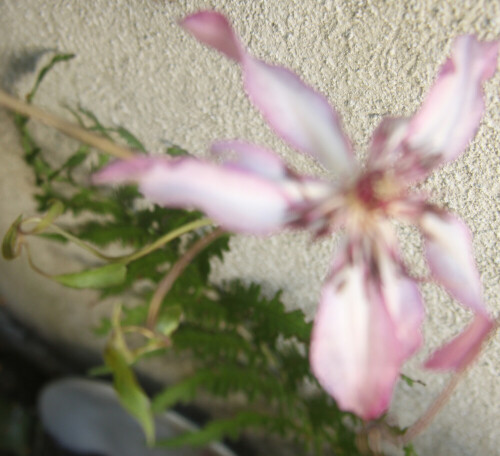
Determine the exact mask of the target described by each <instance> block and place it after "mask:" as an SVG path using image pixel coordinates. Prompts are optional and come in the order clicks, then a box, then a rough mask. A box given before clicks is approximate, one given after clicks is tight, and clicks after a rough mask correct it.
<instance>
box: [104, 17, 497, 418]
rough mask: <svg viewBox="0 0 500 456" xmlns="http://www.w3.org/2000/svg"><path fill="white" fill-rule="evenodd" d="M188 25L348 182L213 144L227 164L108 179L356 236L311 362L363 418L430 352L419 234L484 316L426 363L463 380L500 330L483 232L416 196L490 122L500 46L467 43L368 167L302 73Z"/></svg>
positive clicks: (163, 199) (184, 162)
mask: <svg viewBox="0 0 500 456" xmlns="http://www.w3.org/2000/svg"><path fill="white" fill-rule="evenodd" d="M181 24H182V26H183V27H184V28H185V29H186V30H187V31H188V32H190V33H191V34H192V35H194V36H195V37H196V38H197V39H198V40H199V41H201V42H202V43H204V44H207V45H209V46H212V47H214V48H215V49H217V50H218V51H220V52H221V53H223V54H225V55H226V56H227V57H229V58H230V59H232V60H234V61H236V62H237V63H238V64H239V65H240V66H241V69H242V73H243V82H244V87H245V90H246V93H247V94H248V96H249V98H250V100H251V102H252V103H253V104H254V106H256V107H257V109H259V110H260V112H261V113H262V115H263V116H264V118H265V119H266V120H267V122H268V123H269V125H270V126H271V128H272V129H273V130H274V131H275V132H276V133H277V134H278V135H279V136H280V137H281V138H283V139H284V140H285V141H286V142H287V143H288V144H290V145H291V146H292V147H294V148H295V149H297V150H298V151H301V152H304V153H306V154H308V155H310V156H312V157H313V158H314V159H316V160H317V161H319V162H320V163H321V164H322V165H323V166H324V167H325V168H326V169H327V170H329V171H331V172H332V173H334V174H335V175H336V179H335V180H334V181H326V180H322V179H317V178H314V177H311V176H299V175H297V174H296V173H294V172H293V171H292V170H291V169H290V168H288V167H287V166H286V164H285V163H283V161H282V160H281V159H280V158H279V157H278V156H277V155H275V154H274V153H273V152H271V151H269V150H267V149H265V148H263V147H260V146H256V145H253V144H249V143H247V142H244V141H239V140H232V141H222V142H217V143H215V144H214V145H213V146H212V153H213V154H214V157H215V158H217V160H213V161H206V160H201V159H197V158H193V157H183V158H175V159H174V158H166V157H159V156H148V157H144V156H141V157H137V158H134V159H132V160H128V161H120V162H115V163H113V164H111V165H110V166H108V167H107V168H106V169H104V170H102V171H101V172H100V173H99V174H97V175H96V176H95V180H96V182H100V183H108V182H137V183H138V184H139V188H140V190H141V191H142V193H143V194H144V195H145V196H146V197H148V198H149V199H151V200H152V201H154V202H156V203H158V204H161V205H164V206H171V207H193V208H197V209H200V210H202V211H204V212H206V213H207V214H208V216H210V217H212V218H213V220H214V221H216V222H217V223H219V224H220V225H221V226H222V227H224V228H227V229H228V230H232V231H235V232H239V233H251V234H258V235H264V234H270V233H274V232H277V231H279V230H282V229H285V228H290V227H291V228H306V229H309V230H311V231H312V232H313V233H314V235H316V236H320V235H322V236H324V235H328V234H330V233H332V232H333V231H335V230H338V229H342V230H344V232H345V237H344V242H343V246H342V248H341V249H340V252H338V253H337V254H336V256H335V258H334V260H333V264H332V268H331V272H330V274H329V275H328V277H327V279H326V281H325V284H324V286H323V290H322V294H321V300H320V304H319V308H318V311H317V314H316V317H315V322H314V327H313V333H312V340H311V346H310V361H311V367H312V370H313V372H314V374H315V376H316V377H317V379H318V381H319V383H320V384H321V385H322V387H323V388H324V389H325V390H326V391H327V392H328V393H329V394H330V395H332V396H333V397H334V398H335V400H336V401H337V403H338V405H339V407H340V408H341V409H343V410H347V411H351V412H354V413H356V414H358V415H359V416H360V417H362V418H364V419H373V418H376V417H378V416H380V415H381V414H382V413H383V412H384V411H386V410H387V408H388V406H389V403H390V399H391V396H392V391H393V388H394V385H395V382H396V380H397V379H398V376H399V372H400V368H401V366H402V364H403V363H404V362H405V360H407V359H408V358H409V357H410V356H411V355H412V354H414V353H415V352H416V351H417V350H418V348H419V347H420V346H421V345H422V335H421V324H422V320H423V317H424V308H423V303H422V298H421V295H420V292H419V289H418V286H417V283H416V281H415V280H414V279H412V278H411V277H410V275H409V274H408V272H407V270H406V268H405V266H404V264H403V261H402V259H401V255H400V253H399V250H398V245H397V239H396V236H395V233H394V230H393V226H392V224H391V222H390V220H391V219H399V220H402V221H403V222H409V223H413V224H415V225H416V226H417V227H418V228H419V229H420V230H421V232H422V234H423V237H424V241H425V255H426V257H427V261H428V264H429V269H430V271H431V273H432V275H433V277H434V279H435V280H436V281H437V282H439V283H440V284H441V285H442V286H443V287H445V289H446V290H447V291H448V292H449V293H450V294H451V295H452V296H453V297H454V298H456V299H457V300H458V301H459V302H460V303H461V304H463V305H464V306H466V307H468V308H469V309H471V310H472V311H473V312H474V315H475V317H474V319H473V322H472V324H471V325H470V326H469V327H468V328H467V329H466V330H465V331H464V332H463V333H462V334H461V335H459V336H458V337H456V338H455V339H453V340H452V341H451V342H449V343H447V344H446V345H445V346H444V347H443V348H441V349H439V350H438V351H437V352H436V353H434V355H432V356H431V358H430V359H429V361H428V362H427V363H426V365H427V367H428V368H432V369H442V370H461V369H464V368H465V367H466V366H467V365H468V364H469V363H470V362H471V361H472V360H473V359H474V357H475V356H476V355H477V354H478V352H479V349H480V347H481V343H482V342H483V341H484V340H485V338H486V337H487V336H488V334H489V333H490V332H491V331H492V330H493V328H494V326H495V323H494V321H493V319H492V318H491V317H490V316H489V314H488V313H487V311H486V309H485V307H484V304H483V300H482V296H481V284H480V281H479V274H478V272H477V270H476V266H475V263H474V259H473V253H472V245H471V235H470V232H469V230H468V229H467V227H466V226H465V225H464V223H463V222H461V221H460V220H459V219H457V218H456V217H454V216H453V215H450V214H448V213H446V212H444V211H443V210H441V209H439V208H437V207H435V206H433V205H431V204H430V203H428V202H426V201H425V198H424V197H423V196H422V195H420V194H414V193H410V192H409V185H411V184H412V183H415V182H418V181H421V180H422V179H424V178H425V177H426V176H427V175H428V174H429V173H430V172H431V171H432V170H433V169H435V168H436V167H439V166H441V165H443V164H445V163H447V162H449V161H451V160H454V159H455V158H457V157H458V156H459V155H460V154H461V153H462V152H463V151H464V150H465V148H466V146H467V144H468V143H469V141H470V140H471V139H472V138H473V136H474V135H475V132H476V130H477V128H478V125H479V122H480V119H481V117H482V114H483V111H484V102H483V96H482V85H483V83H484V81H486V80H487V79H489V78H490V77H491V76H492V75H493V73H494V71H495V69H496V65H497V53H498V47H499V43H498V42H479V41H478V40H477V39H476V38H475V37H474V36H461V37H459V38H457V39H456V40H455V42H454V44H453V48H452V53H451V57H450V58H449V59H448V60H447V61H446V62H445V64H444V65H443V67H442V68H441V71H440V72H439V74H438V76H437V79H436V81H435V83H434V85H433V87H432V88H431V90H430V92H429V93H428V94H427V96H426V98H425V99H424V102H423V104H422V106H421V107H420V109H419V110H418V111H417V112H416V114H415V115H414V116H413V117H411V118H408V119H406V118H387V119H384V120H383V121H382V122H381V124H380V126H379V127H378V128H377V129H376V130H375V132H374V135H373V140H372V142H371V145H370V151H369V158H368V160H367V163H366V166H364V167H362V166H361V165H359V164H358V163H357V162H356V160H355V158H354V155H353V152H352V148H351V145H350V143H349V140H348V138H347V137H346V136H345V135H344V133H343V131H342V128H341V125H340V121H339V117H338V115H337V113H336V112H335V111H334V110H333V109H332V108H331V107H330V105H329V104H328V102H327V100H326V99H325V98H324V97H323V96H322V95H321V94H319V93H318V92H316V91H314V90H313V89H312V88H310V87H308V86H307V85H306V84H304V82H302V81H301V80H300V79H299V77H298V76H296V75H295V74H294V73H292V72H291V71H289V70H287V69H285V68H282V67H279V66H274V65H269V64H267V63H264V62H262V61H260V60H258V59H256V58H254V57H253V56H251V55H250V54H249V53H248V52H247V51H246V50H245V48H244V47H243V46H242V44H241V42H240V40H239V38H238V37H237V36H236V34H235V33H234V31H233V29H232V28H231V26H230V25H229V23H228V21H227V19H226V18H225V17H224V16H223V15H221V14H219V13H216V12H208V11H205V12H199V13H196V14H193V15H191V16H188V17H187V18H185V19H184V20H183V21H182V23H181Z"/></svg>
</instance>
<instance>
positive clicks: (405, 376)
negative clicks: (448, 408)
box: [399, 374, 425, 386]
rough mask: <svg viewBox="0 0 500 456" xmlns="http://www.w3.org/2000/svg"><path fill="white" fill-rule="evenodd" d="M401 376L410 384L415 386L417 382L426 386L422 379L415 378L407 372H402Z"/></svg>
mask: <svg viewBox="0 0 500 456" xmlns="http://www.w3.org/2000/svg"><path fill="white" fill-rule="evenodd" d="M399 376H400V377H401V380H403V381H404V382H405V383H406V384H407V385H408V386H414V385H415V383H419V384H420V385H423V386H425V383H424V382H423V381H422V380H415V379H413V378H411V377H408V376H407V375H405V374H400V375H399Z"/></svg>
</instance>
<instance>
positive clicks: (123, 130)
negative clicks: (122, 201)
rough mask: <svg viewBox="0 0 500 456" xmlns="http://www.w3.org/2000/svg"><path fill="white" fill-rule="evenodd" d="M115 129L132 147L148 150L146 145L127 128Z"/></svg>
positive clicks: (143, 150)
mask: <svg viewBox="0 0 500 456" xmlns="http://www.w3.org/2000/svg"><path fill="white" fill-rule="evenodd" d="M114 131H116V132H117V133H118V135H120V137H121V138H122V139H123V140H124V141H125V142H126V143H127V145H128V146H129V147H131V148H132V149H136V150H139V151H141V152H146V148H145V147H144V145H143V144H142V143H141V142H140V141H139V140H138V139H137V138H136V137H135V136H134V135H133V134H132V133H131V132H130V131H128V130H127V129H126V128H123V127H118V128H116V129H115V130H114Z"/></svg>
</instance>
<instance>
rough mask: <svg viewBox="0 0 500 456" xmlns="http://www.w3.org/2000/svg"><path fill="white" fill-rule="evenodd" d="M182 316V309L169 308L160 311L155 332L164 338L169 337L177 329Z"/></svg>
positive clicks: (176, 307)
mask: <svg viewBox="0 0 500 456" xmlns="http://www.w3.org/2000/svg"><path fill="white" fill-rule="evenodd" d="M181 316H182V307H180V306H171V307H167V308H166V309H164V310H162V312H161V314H160V316H159V317H158V321H157V323H156V330H157V331H158V332H160V333H162V334H163V335H164V336H167V337H168V336H170V335H171V334H172V333H173V332H174V331H175V330H176V329H177V328H178V327H179V323H180V320H181Z"/></svg>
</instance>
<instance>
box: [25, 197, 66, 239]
mask: <svg viewBox="0 0 500 456" xmlns="http://www.w3.org/2000/svg"><path fill="white" fill-rule="evenodd" d="M63 212H64V204H63V203H61V201H54V202H53V203H52V205H51V206H50V208H49V210H48V211H47V213H46V214H45V216H44V217H43V218H42V220H40V222H38V224H37V226H35V228H33V230H31V233H30V234H38V233H41V232H42V231H44V230H45V228H47V227H48V226H50V225H51V224H52V222H53V221H54V220H55V219H56V218H57V217H59V216H60V215H61V214H62V213H63Z"/></svg>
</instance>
